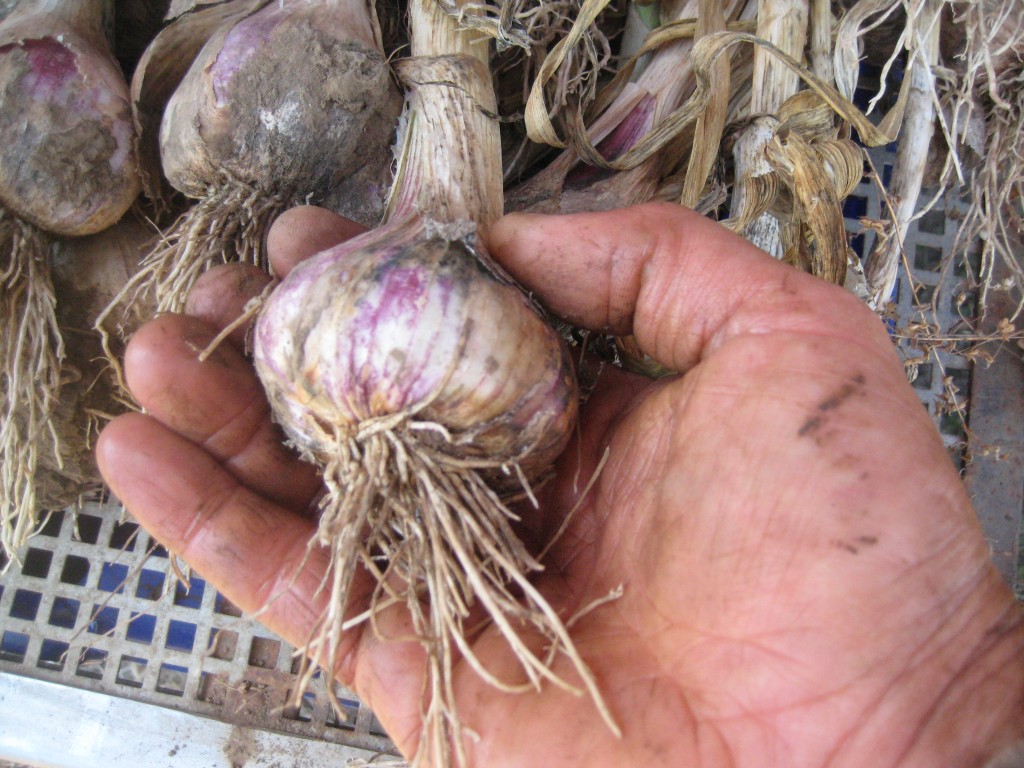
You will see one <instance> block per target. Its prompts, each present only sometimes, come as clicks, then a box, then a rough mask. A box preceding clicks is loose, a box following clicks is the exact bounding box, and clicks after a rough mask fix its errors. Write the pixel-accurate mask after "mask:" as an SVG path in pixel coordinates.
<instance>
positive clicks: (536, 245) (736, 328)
mask: <svg viewBox="0 0 1024 768" xmlns="http://www.w3.org/2000/svg"><path fill="white" fill-rule="evenodd" d="M489 245H490V248H491V250H492V252H493V254H494V256H495V257H496V258H497V259H498V260H499V261H501V262H502V264H503V266H504V267H505V268H506V269H507V270H508V271H509V272H510V273H511V274H512V275H514V276H515V277H516V278H517V279H518V280H519V281H520V282H521V283H522V284H523V285H524V286H526V287H527V288H528V289H530V290H533V291H535V292H536V294H537V295H538V296H539V297H540V298H541V299H542V300H543V301H544V302H545V303H546V304H547V306H548V308H549V309H550V310H551V311H552V312H554V313H555V314H558V315H560V316H561V317H563V318H565V319H566V320H568V321H570V322H572V323H575V324H576V325H579V326H581V327H584V328H589V329H590V330H594V331H600V332H603V333H611V334H616V335H626V334H633V335H634V336H635V337H636V340H637V343H638V344H639V345H640V347H641V349H642V350H643V351H644V352H645V353H647V354H648V355H650V356H651V357H653V358H654V359H656V360H658V361H659V362H660V363H662V364H663V365H667V366H669V367H671V368H674V369H676V370H686V369H688V368H690V367H692V366H693V365H695V364H696V363H697V362H699V361H700V360H701V359H702V358H703V357H705V356H706V355H707V354H709V353H710V352H712V351H713V350H714V349H715V348H717V347H719V346H721V344H723V343H724V342H725V341H726V340H728V339H729V338H731V337H733V336H736V335H741V334H748V333H774V332H787V331H793V332H813V333H819V334H820V333H828V334H829V335H834V336H839V337H842V336H846V337H848V338H849V339H850V340H851V341H856V342H857V343H860V344H865V343H866V344H868V345H870V346H873V347H875V351H876V352H882V353H883V354H887V355H892V350H891V343H890V342H889V339H888V336H887V334H886V333H885V331H884V329H883V327H882V324H881V323H880V322H878V319H877V318H876V317H875V316H874V314H873V313H872V312H871V311H870V310H868V309H867V308H866V307H865V306H863V304H862V303H861V302H860V301H858V300H857V299H856V298H855V297H853V296H852V295H851V294H849V293H848V292H847V291H844V290H843V289H841V288H838V287H836V286H833V285H830V284H828V283H825V282H824V281H821V280H819V279H817V278H814V277H811V276H810V275H807V274H805V273H802V272H799V271H798V270H796V269H794V268H793V267H791V266H789V265H787V264H783V263H781V262H778V261H776V260H774V259H772V258H771V257H769V256H768V255H767V254H765V253H764V252H763V251H761V250H760V249H759V248H756V247H755V246H753V245H751V244H750V243H748V242H747V241H746V240H743V239H742V238H740V237H739V236H737V235H735V234H733V233H732V232H730V231H729V230H727V229H726V228H725V227H723V226H721V225H720V224H718V223H716V222H714V221H711V220H710V219H706V218H704V217H703V216H700V215H698V214H696V213H694V212H693V211H691V210H689V209H686V208H683V207H682V206H679V205H672V204H668V203H650V204H646V205H640V206H635V207H633V208H625V209H620V210H613V211H603V212H600V213H581V214H573V215H569V216H545V215H540V214H521V213H516V214H510V215H508V216H505V217H504V218H502V219H500V220H499V221H498V222H497V223H496V224H495V225H494V226H493V228H492V229H491V231H490V237H489Z"/></svg>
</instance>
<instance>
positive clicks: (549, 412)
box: [254, 0, 600, 766]
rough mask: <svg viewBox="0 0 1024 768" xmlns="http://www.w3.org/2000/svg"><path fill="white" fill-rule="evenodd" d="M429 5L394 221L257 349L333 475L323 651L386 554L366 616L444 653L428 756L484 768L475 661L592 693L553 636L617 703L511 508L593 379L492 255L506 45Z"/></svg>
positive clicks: (418, 758) (435, 666)
mask: <svg viewBox="0 0 1024 768" xmlns="http://www.w3.org/2000/svg"><path fill="white" fill-rule="evenodd" d="M411 9H412V13H413V24H412V28H413V53H414V54H419V56H418V57H416V58H412V59H408V60H406V61H403V62H401V63H400V65H399V68H398V69H399V74H400V75H401V76H402V79H403V80H404V81H405V82H406V83H409V84H411V89H410V92H409V94H408V95H407V111H406V120H405V125H406V134H405V135H404V136H403V137H402V139H403V142H402V148H403V150H402V156H401V157H400V158H399V162H398V168H399V170H398V178H397V179H396V189H395V190H394V192H393V193H392V199H391V209H390V210H391V213H390V216H389V218H388V221H387V222H386V223H385V224H384V225H383V226H382V227H380V228H379V229H377V230H374V231H371V232H369V233H367V234H365V235H362V236H361V237H358V238H356V239H354V240H351V241H349V242H347V243H344V244H342V245H339V246H337V247H335V248H332V249H329V250H327V251H325V252H323V253H320V254H318V255H316V256H314V257H313V258H312V259H310V260H309V261H307V262H305V263H304V264H302V265H300V266H298V267H297V268H295V269H294V270H293V271H292V272H291V273H290V274H289V275H288V276H287V277H286V278H285V279H284V281H283V282H282V283H281V285H280V286H279V287H278V288H277V289H276V290H275V291H274V293H273V294H271V296H270V297H269V299H268V300H267V303H266V305H265V306H264V307H263V310H262V313H261V314H260V316H259V318H258V320H257V324H256V330H255V335H254V359H255V364H256V370H257V373H258V374H259V376H260V379H261V380H262V382H263V384H264V387H265V388H266V390H267V392H268V395H269V398H270V402H271V405H272V407H273V412H274V414H275V415H276V418H277V419H278V420H279V421H280V422H281V424H282V425H283V427H284V429H285V431H286V433H287V434H288V436H289V437H290V438H291V441H292V442H293V443H294V444H295V445H296V446H298V447H299V448H300V450H301V451H302V453H303V454H304V455H305V456H306V457H308V458H311V459H312V460H314V461H315V462H317V463H318V464H319V466H320V467H321V468H322V469H323V473H324V479H325V482H326V494H325V496H324V498H323V500H322V501H321V515H320V524H319V531H318V536H317V541H318V543H319V544H321V545H322V546H324V547H326V548H327V549H328V551H329V553H330V559H331V569H332V573H331V574H330V575H329V576H328V577H327V581H326V582H325V583H326V584H330V588H331V598H332V599H331V601H330V602H329V606H328V608H327V611H326V614H325V615H324V616H323V617H322V619H321V623H320V626H319V631H318V632H317V633H315V634H314V637H313V639H312V641H311V642H310V643H309V645H308V646H307V647H306V649H305V650H306V652H307V654H308V655H309V656H310V657H311V658H312V659H313V660H314V661H315V662H316V663H318V664H321V665H328V666H329V665H330V664H332V663H333V662H334V661H336V660H337V654H338V650H339V642H340V637H341V634H342V630H343V627H344V626H346V624H345V620H344V619H345V611H346V607H347V605H348V601H349V588H350V585H351V583H352V578H353V574H354V572H355V568H356V567H357V566H358V565H360V564H363V565H366V564H369V563H374V564H375V565H374V568H376V569H377V570H376V573H375V574H374V575H375V577H376V578H377V580H378V582H379V583H380V584H381V589H379V590H377V591H376V592H375V593H374V594H373V596H372V597H371V601H370V602H371V604H370V606H369V610H368V611H366V612H365V613H363V614H362V616H363V620H366V618H367V617H372V616H373V615H374V613H375V611H377V610H381V609H383V607H385V606H386V605H388V604H391V603H393V602H394V601H395V600H398V601H400V602H402V603H403V604H404V605H405V606H406V607H407V609H408V611H409V613H410V617H411V620H412V624H413V629H414V632H415V635H416V637H417V638H418V639H419V641H420V642H421V644H422V645H423V648H424V650H425V651H426V656H427V658H428V662H427V663H428V670H427V684H426V685H427V689H426V692H425V702H424V718H425V722H424V728H423V737H422V739H421V742H420V746H419V750H418V752H417V753H416V755H415V756H414V757H413V764H414V765H418V764H420V763H421V762H422V761H427V762H428V763H429V764H431V765H438V766H442V765H443V766H451V765H455V764H460V765H461V764H464V763H465V755H464V753H463V741H464V733H463V730H462V726H461V724H460V720H459V717H458V713H457V712H456V708H455V702H454V701H453V700H452V694H451V691H452V673H453V667H454V663H455V658H456V655H458V656H459V657H460V658H462V659H463V660H465V661H466V662H467V663H468V664H469V665H471V666H472V667H473V668H475V669H476V670H477V671H478V672H479V673H480V674H481V675H482V676H483V677H484V678H485V679H486V680H488V682H490V683H491V684H493V685H496V686H498V687H500V688H502V689H504V690H523V689H524V687H525V688H534V687H537V686H540V685H541V684H542V682H543V681H549V682H553V683H554V684H557V685H562V686H564V687H567V688H570V689H575V688H576V685H577V683H576V682H572V683H570V682H567V681H565V680H563V679H562V678H560V677H558V676H557V675H555V674H554V673H553V672H552V671H551V668H550V667H551V656H549V655H548V651H547V650H544V651H542V652H539V653H538V652H537V651H535V650H533V649H534V648H536V647H538V646H537V645H536V644H534V645H531V644H530V643H529V642H528V641H527V639H526V638H527V637H531V638H535V637H536V635H537V633H539V634H540V635H541V636H543V637H545V638H546V639H547V647H548V648H550V649H558V650H559V651H560V652H563V653H565V654H567V655H569V656H570V657H571V658H572V659H573V660H574V662H575V663H576V670H577V672H578V673H579V679H581V680H582V681H583V687H584V688H586V689H587V690H588V691H589V692H590V693H591V695H592V696H594V698H595V699H596V700H599V699H600V696H599V694H598V693H597V690H596V684H595V682H594V679H593V676H592V675H591V673H590V672H589V669H588V668H587V666H586V664H585V663H584V662H583V660H582V659H581V658H580V657H579V654H578V653H577V652H576V651H575V649H574V647H573V643H572V640H571V638H570V637H569V634H568V631H567V630H566V628H565V626H564V624H563V623H562V621H561V619H560V618H559V617H558V614H557V613H556V612H555V611H554V610H553V609H552V608H551V606H550V605H549V604H548V603H547V601H546V600H545V598H544V597H543V596H542V595H541V594H540V593H539V592H538V591H537V590H536V589H535V588H534V586H533V585H532V583H531V582H530V580H529V578H528V576H529V574H531V573H532V572H535V571H536V570H539V569H540V567H541V566H540V564H539V563H538V562H537V561H536V560H535V559H534V557H533V556H532V555H531V553H530V552H529V551H528V550H527V549H526V547H525V546H524V545H523V544H522V542H521V541H520V539H519V537H518V536H517V534H516V530H515V528H514V527H513V522H514V520H515V519H516V516H515V514H514V513H513V511H512V510H511V508H510V507H509V506H508V504H509V502H510V501H511V499H512V498H513V497H516V496H518V497H521V498H522V497H529V498H531V499H534V497H533V494H532V489H533V488H534V487H536V486H537V485H538V483H539V482H541V481H542V480H543V479H544V478H545V476H546V475H547V474H548V473H549V472H550V470H551V468H552V466H553V462H554V460H555V458H556V457H557V456H558V454H559V453H561V451H562V450H563V448H564V447H565V445H566V444H567V442H568V440H569V437H570V436H571V434H572V431H573V429H574V424H575V419H576V413H577V398H578V394H577V385H576V378H575V372H574V369H573V366H572V362H571V360H570V357H569V355H568V352H567V350H566V347H565V345H564V342H563V340H562V338H561V337H560V336H559V334H558V333H557V332H556V331H555V330H553V329H552V328H551V327H550V326H549V325H548V324H547V323H546V322H545V321H544V319H543V318H542V317H541V316H540V314H539V313H538V312H537V311H536V310H535V308H534V307H533V305H532V304H531V302H530V301H529V300H528V299H527V298H526V297H525V295H524V294H523V293H522V291H521V290H520V289H519V288H518V287H516V286H515V285H514V284H513V283H512V282H511V280H510V279H509V278H507V277H506V276H505V275H504V274H503V273H502V272H501V271H500V269H499V268H498V267H497V266H496V265H494V264H493V263H492V262H491V261H490V259H489V257H488V256H487V255H486V252H485V250H484V248H485V241H486V232H487V227H488V225H489V224H491V223H492V222H493V221H494V220H496V219H497V218H498V216H499V215H500V214H501V207H502V180H501V156H500V149H499V147H500V144H499V138H498V126H497V121H496V120H494V119H493V117H492V115H493V114H494V112H495V105H494V94H493V91H492V90H491V84H490V78H489V76H488V71H487V68H486V66H485V64H484V63H483V62H482V61H481V59H484V60H486V49H485V50H484V55H483V56H480V55H479V52H478V51H475V50H474V49H473V47H472V46H471V45H470V44H468V43H465V42H464V37H461V33H455V34H450V35H443V34H442V35H441V36H440V37H441V38H442V40H443V41H445V42H439V41H437V40H434V41H428V42H427V43H424V41H423V40H422V38H421V36H420V35H419V34H418V32H422V27H421V26H419V24H418V20H422V18H423V16H424V15H427V16H430V17H431V18H435V19H437V18H439V17H440V15H441V14H440V11H438V10H437V9H436V8H435V7H434V4H433V2H432V0H416V2H413V3H412V4H411ZM442 21H443V24H441V23H440V22H438V25H437V26H431V27H430V29H431V30H434V31H437V30H439V28H441V29H442V31H443V29H444V28H446V26H445V25H447V24H450V22H449V20H448V19H447V18H444V19H443V20H442ZM428 37H429V35H428ZM448 43H451V44H452V47H451V48H449V47H447V44H448ZM452 49H454V50H455V52H456V53H458V54H459V55H450V56H442V55H438V52H439V51H445V50H452ZM371 572H372V569H371ZM385 584H386V585H387V586H386V587H384V585H385ZM472 606H479V607H480V608H482V609H483V611H484V613H485V615H486V616H488V617H489V618H490V619H491V620H492V621H493V622H494V624H495V626H496V627H498V629H499V631H500V632H501V634H502V636H503V637H504V638H505V640H506V641H507V642H508V644H509V647H510V648H511V649H512V651H513V653H514V654H515V657H516V658H517V659H518V660H519V662H520V665H521V668H522V670H523V672H524V674H525V676H526V679H527V680H528V681H529V683H528V684H527V685H526V686H523V685H520V684H512V683H509V682H506V681H502V680H500V679H498V678H496V677H495V676H494V675H493V674H491V673H490V672H488V671H487V670H486V669H485V668H484V667H483V665H482V663H481V662H480V660H479V659H477V657H476V656H475V654H474V651H473V648H472V645H471V643H470V642H469V641H468V637H469V635H470V634H471V633H472V632H473V631H474V629H473V628H471V627H470V624H473V625H474V626H476V623H477V621H478V619H477V618H471V614H470V609H471V607H472ZM464 622H465V625H464ZM313 669H314V667H312V666H311V667H309V669H308V670H307V673H306V675H305V678H306V679H307V680H308V679H309V677H310V676H311V675H312V672H313Z"/></svg>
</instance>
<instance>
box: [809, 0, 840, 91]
mask: <svg viewBox="0 0 1024 768" xmlns="http://www.w3.org/2000/svg"><path fill="white" fill-rule="evenodd" d="M833 21H834V20H833V18H832V3H831V2H830V0H811V12H810V29H811V31H810V40H811V43H810V58H811V69H812V70H813V72H814V74H816V75H817V76H818V77H820V78H821V79H822V80H824V81H825V82H826V83H831V82H833V81H834V80H835V69H834V67H833V64H832V28H833V26H834V24H833Z"/></svg>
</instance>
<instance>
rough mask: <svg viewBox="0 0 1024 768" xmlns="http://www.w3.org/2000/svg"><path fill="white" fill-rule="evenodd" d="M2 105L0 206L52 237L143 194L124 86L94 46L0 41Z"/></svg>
mask: <svg viewBox="0 0 1024 768" xmlns="http://www.w3.org/2000/svg"><path fill="white" fill-rule="evenodd" d="M12 18H13V17H12ZM22 31H25V30H24V28H22ZM0 103H2V104H3V109H0V203H2V204H3V205H4V206H6V207H7V208H8V209H9V210H11V211H12V212H14V213H15V214H17V215H18V216H20V217H21V218H22V219H24V220H25V221H28V222H31V223H32V224H35V225H36V226H38V227H40V228H41V229H43V230H46V231H48V232H51V233H54V234H58V235H87V234H92V233H95V232H99V231H100V230H103V229H106V228H107V227H109V226H110V225H112V224H114V223H115V222H116V221H118V220H119V219H120V218H121V216H123V215H124V213H125V211H127V210H128V208H129V207H130V206H131V204H132V203H133V202H134V200H135V198H136V197H138V195H139V192H141V190H142V184H141V179H140V176H139V169H138V162H137V159H136V155H135V150H134V145H133V140H134V127H133V123H132V115H131V108H130V106H129V100H128V85H127V83H126V82H125V80H124V77H123V76H122V75H121V72H120V70H119V69H118V68H117V65H116V64H115V62H114V61H113V59H112V58H111V57H110V56H109V55H108V54H107V52H106V51H104V50H101V49H98V48H97V46H96V44H95V41H93V40H91V39H86V38H85V37H83V36H82V35H80V34H78V33H77V32H74V31H69V32H67V33H61V34H59V35H55V36H40V37H28V36H22V35H18V34H14V35H2V36H0ZM41 128H45V129H44V130H40V129H41Z"/></svg>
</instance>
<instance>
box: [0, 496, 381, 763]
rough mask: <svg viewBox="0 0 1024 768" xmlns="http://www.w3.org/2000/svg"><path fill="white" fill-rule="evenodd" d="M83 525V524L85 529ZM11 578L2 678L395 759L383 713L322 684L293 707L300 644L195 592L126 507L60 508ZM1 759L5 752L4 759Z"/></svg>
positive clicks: (1, 606)
mask: <svg viewBox="0 0 1024 768" xmlns="http://www.w3.org/2000/svg"><path fill="white" fill-rule="evenodd" d="M76 523H77V524H76ZM18 555H19V558H20V565H19V563H13V564H12V565H11V568H10V570H9V571H8V573H7V574H6V575H4V576H3V577H0V672H9V673H12V674H15V675H21V676H27V677H33V678H38V679H41V680H48V681H52V682H56V683H60V684H62V685H67V686H72V687H74V688H82V689H86V690H90V691H95V692H98V693H103V694H109V695H113V696H120V697H127V698H130V699H133V700H135V701H139V702H145V703H149V704H157V705H159V706H162V707H169V708H171V709H177V710H182V711H186V712H190V713H193V714H198V715H204V716H208V717H213V718H216V719H218V720H222V721H225V722H229V723H232V724H234V725H239V726H246V727H250V728H255V729H263V730H272V731H277V732H281V733H287V734H293V735H298V736H306V737H315V738H317V739H318V740H326V741H330V742H335V743H338V744H344V745H348V746H352V747H356V748H359V749H362V750H366V751H367V753H368V756H372V754H375V753H379V752H385V753H393V752H394V747H393V745H392V744H391V742H390V741H389V740H388V738H387V735H386V734H385V733H384V731H383V729H382V728H381V726H380V724H379V723H378V721H377V719H376V718H375V717H374V715H373V713H372V712H370V711H369V710H368V709H367V708H366V707H364V706H362V705H361V704H360V702H359V700H358V698H357V697H356V696H355V695H354V694H353V693H352V692H351V691H349V690H347V689H345V688H343V687H341V686H340V685H337V684H335V692H336V695H337V696H338V698H339V700H340V701H341V702H342V706H343V708H344V712H343V713H340V714H339V713H336V712H334V709H333V707H332V706H330V704H329V702H328V697H327V692H326V688H325V686H326V685H327V684H328V683H327V681H325V680H324V679H322V677H320V678H318V679H317V680H316V681H315V683H314V685H313V687H312V689H311V690H309V691H308V692H306V693H305V694H304V698H303V701H302V704H301V706H299V707H290V706H288V705H287V704H288V701H289V698H290V696H291V694H292V693H293V691H294V687H295V684H296V680H297V676H296V672H297V666H296V665H297V662H296V660H295V658H294V651H295V648H294V647H293V646H291V645H289V644H288V643H286V642H284V641H283V640H281V639H280V638H278V637H276V636H275V635H272V634H271V633H269V632H268V631H267V630H266V629H264V628H262V627H261V626H260V625H259V624H257V623H256V622H254V621H251V620H248V619H245V618H243V617H242V616H241V612H240V611H239V610H238V609H237V608H236V607H235V606H234V605H232V604H231V603H230V602H229V601H228V600H227V599H226V598H224V597H223V595H221V594H220V593H219V592H218V591H217V590H216V589H214V588H213V586H212V585H210V584H208V583H207V582H206V581H204V580H203V579H202V577H201V576H199V575H193V576H192V578H191V579H190V584H189V587H188V588H186V587H185V585H184V584H182V583H181V582H180V581H179V580H177V578H176V577H175V575H174V573H173V571H172V568H171V563H170V560H169V558H168V556H167V552H166V551H165V550H164V549H163V548H162V547H160V546H158V545H156V544H155V543H154V542H153V541H152V540H151V539H149V537H148V536H147V535H146V534H145V533H144V532H142V531H141V530H140V529H139V527H138V525H137V524H135V523H133V522H128V521H122V520H121V509H120V505H119V504H118V503H117V502H116V500H110V499H97V500H95V501H92V502H87V503H86V504H85V505H84V508H83V509H82V511H80V512H79V514H78V515H77V517H76V516H74V515H72V514H71V513H70V512H57V513H54V514H52V515H51V516H50V518H49V519H48V520H47V522H46V524H45V525H44V526H43V528H42V530H41V531H40V533H39V534H38V535H36V536H35V537H33V538H32V539H31V541H30V542H29V544H28V545H27V546H26V547H25V548H24V549H23V550H22V551H20V552H19V553H18ZM0 757H2V755H0Z"/></svg>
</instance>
